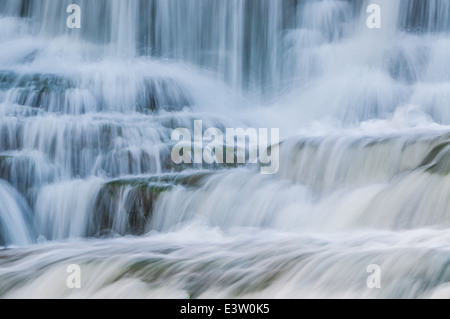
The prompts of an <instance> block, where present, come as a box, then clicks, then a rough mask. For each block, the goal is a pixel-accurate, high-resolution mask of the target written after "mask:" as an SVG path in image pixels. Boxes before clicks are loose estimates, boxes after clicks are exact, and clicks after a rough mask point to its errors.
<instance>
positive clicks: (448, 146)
mask: <svg viewBox="0 0 450 319" xmlns="http://www.w3.org/2000/svg"><path fill="white" fill-rule="evenodd" d="M420 167H424V168H425V169H426V171H427V172H429V173H432V174H439V175H448V174H449V173H450V141H446V142H443V143H441V144H439V145H437V146H436V147H434V148H433V149H432V150H431V151H430V152H429V153H428V154H427V156H426V157H425V159H424V160H423V161H422V163H421V164H420Z"/></svg>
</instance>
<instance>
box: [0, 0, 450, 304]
mask: <svg viewBox="0 0 450 319" xmlns="http://www.w3.org/2000/svg"><path fill="white" fill-rule="evenodd" d="M421 1H422V0H389V1H388V0H379V1H377V3H378V4H380V6H381V8H382V28H381V29H379V30H377V29H368V28H367V27H366V18H367V14H366V8H367V6H368V5H369V4H370V3H371V1H350V0H348V1H347V0H298V1H291V0H279V1H273V0H260V1H251V0H242V1H232V0H177V1H172V0H148V1H135V0H98V1H88V0H78V1H75V0H73V1H69V0H60V1H54V0H5V1H2V2H1V3H0V49H1V50H0V245H1V246H2V247H5V249H4V250H0V297H3V298H84V297H91V298H102V297H106V298H450V283H449V280H450V277H449V274H450V268H449V266H448V265H449V260H450V245H449V240H450V233H449V229H450V201H449V196H448V194H449V193H450V179H449V174H450V111H449V103H450V63H449V59H448V56H450V45H449V43H450V42H449V41H448V40H449V37H450V34H449V32H450V3H449V2H448V1H447V0H430V1H427V2H426V3H425V2H421ZM71 3H77V4H79V5H80V7H81V8H82V28H81V29H79V30H75V29H74V30H70V29H68V28H67V27H66V18H67V13H66V7H67V5H69V4H71ZM195 120H202V121H203V128H204V129H206V128H211V127H216V128H219V129H220V130H222V131H225V129H226V128H239V127H242V128H249V127H254V128H279V129H280V136H281V138H282V141H281V145H280V163H279V164H280V168H279V171H278V172H277V174H274V175H261V174H260V167H259V166H258V165H257V164H252V165H250V164H239V165H222V164H217V165H206V164H203V165H201V164H193V165H188V164H183V165H176V164H175V163H174V162H173V161H172V159H171V149H172V147H173V145H174V144H175V142H174V141H172V140H171V134H172V131H173V130H174V129H176V128H179V127H184V128H188V129H189V130H190V131H191V132H192V131H193V130H194V121H195ZM70 264H77V265H79V266H80V267H81V270H82V288H81V289H74V290H71V289H69V288H68V287H67V285H66V279H67V276H68V273H66V268H67V266H68V265H70ZM373 264H375V265H379V266H380V269H381V288H379V289H369V288H368V286H367V278H368V276H369V275H370V273H368V272H367V267H368V266H369V265H373Z"/></svg>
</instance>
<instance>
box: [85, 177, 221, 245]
mask: <svg viewBox="0 0 450 319" xmlns="http://www.w3.org/2000/svg"><path fill="white" fill-rule="evenodd" d="M211 174H212V173H211V172H209V171H206V172H195V173H183V174H165V175H158V176H149V177H137V178H123V179H116V180H113V181H111V182H108V183H105V184H104V185H103V187H102V188H101V190H100V191H99V193H98V194H97V197H96V199H95V204H94V208H93V212H94V213H93V215H92V220H91V222H90V223H89V224H88V227H89V229H88V231H87V235H88V236H89V237H91V236H104V235H105V234H111V233H117V234H119V235H122V236H123V235H130V234H131V235H142V234H143V233H145V232H147V231H148V229H147V225H148V222H149V221H150V218H151V216H152V213H153V208H154V204H155V202H156V200H157V199H158V197H159V196H160V195H161V194H162V193H164V192H166V191H170V190H171V189H172V188H173V187H174V186H177V185H181V186H184V187H200V186H201V184H202V181H203V180H204V179H205V178H207V177H208V176H210V175H211Z"/></svg>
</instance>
